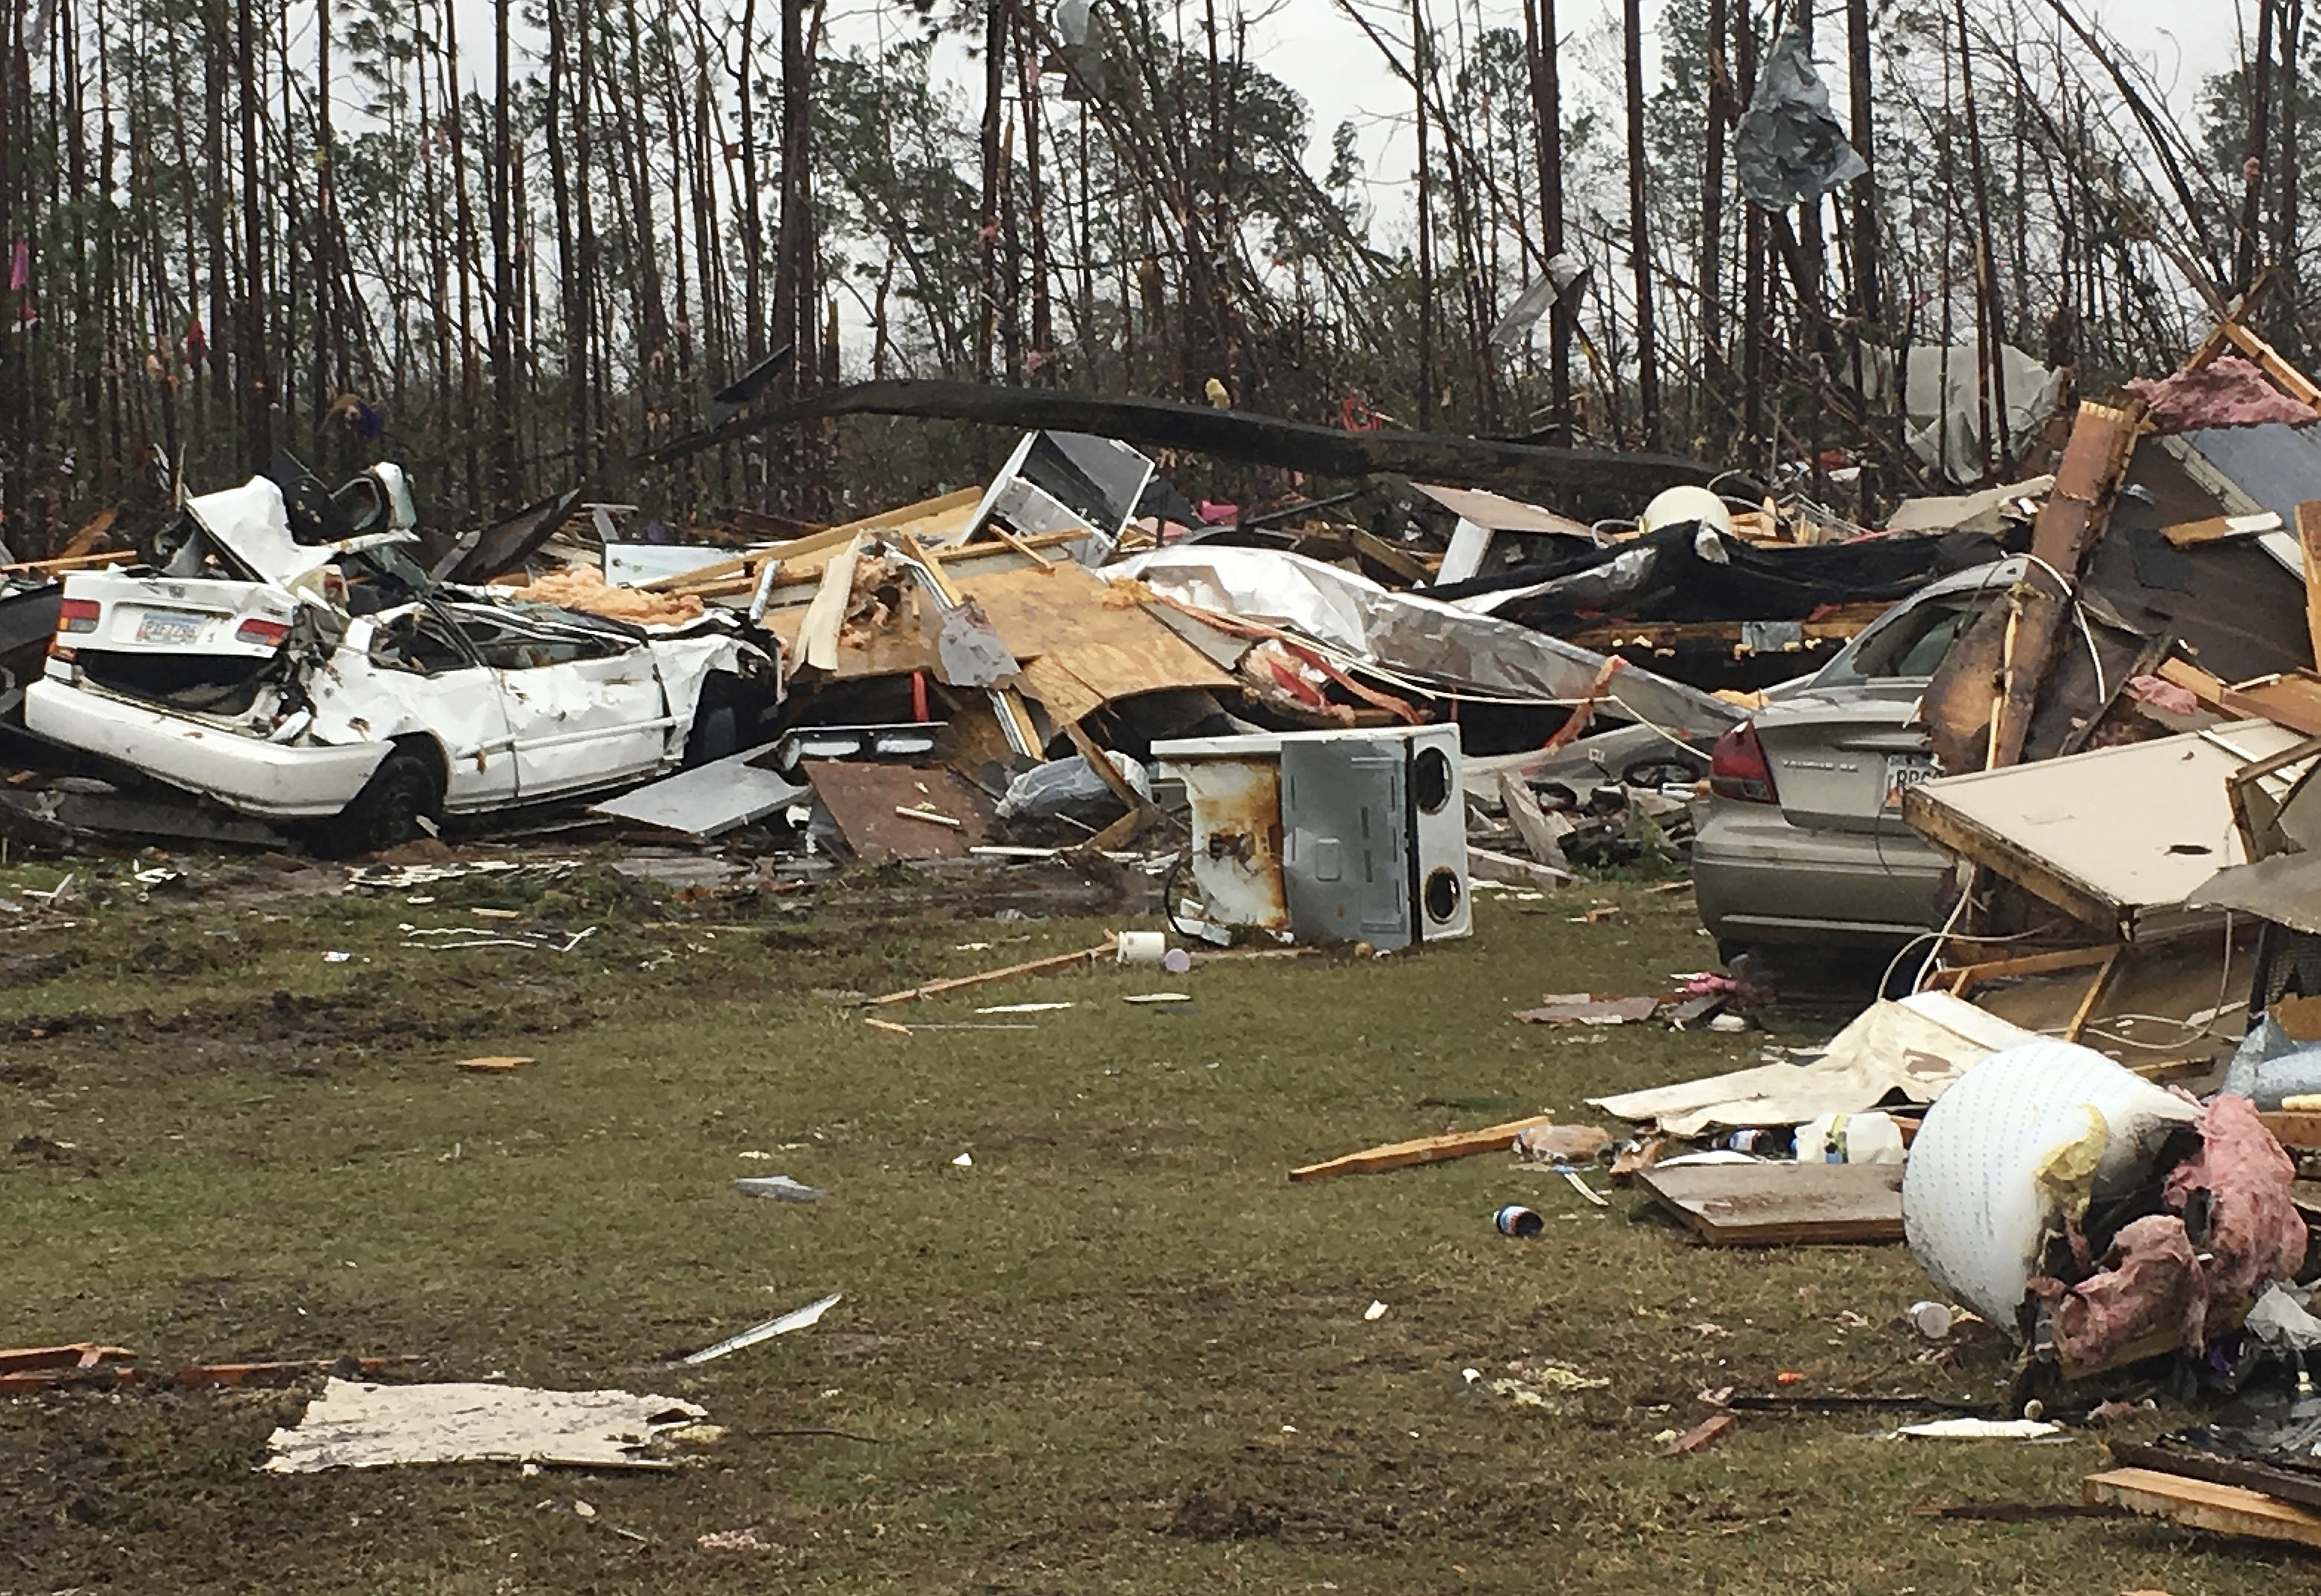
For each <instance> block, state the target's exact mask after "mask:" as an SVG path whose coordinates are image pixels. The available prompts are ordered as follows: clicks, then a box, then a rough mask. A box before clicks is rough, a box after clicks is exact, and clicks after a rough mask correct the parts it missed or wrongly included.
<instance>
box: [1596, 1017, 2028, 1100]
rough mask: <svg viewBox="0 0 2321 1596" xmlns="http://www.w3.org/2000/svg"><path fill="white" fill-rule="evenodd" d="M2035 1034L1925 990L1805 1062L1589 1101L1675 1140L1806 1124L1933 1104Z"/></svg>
mask: <svg viewBox="0 0 2321 1596" xmlns="http://www.w3.org/2000/svg"><path fill="white" fill-rule="evenodd" d="M2037 1039H2038V1038H2037V1037H2036V1036H2035V1035H2034V1033H2033V1032H2030V1031H2027V1030H2024V1029H2021V1028H2019V1027H2017V1026H2014V1025H2010V1024H2008V1023H2007V1021H2006V1020H2001V1019H1998V1017H1997V1016H1995V1015H1991V1014H1987V1013H1985V1012H1984V1011H1981V1010H1980V1009H1978V1008H1976V1007H1975V1006H1974V1005H1973V1004H1972V1003H1970V1002H1965V1001H1964V1000H1962V999H1960V998H1954V997H1952V996H1951V995H1950V994H1949V993H1940V992H1922V993H1915V994H1913V995H1912V996H1909V997H1906V998H1901V999H1898V1000H1893V999H1880V1001H1879V1002H1875V1003H1873V1004H1871V1005H1870V1007H1869V1008H1868V1009H1865V1010H1864V1011H1862V1012H1861V1014H1860V1015H1859V1016H1857V1017H1856V1018H1855V1019H1854V1020H1853V1021H1852V1023H1851V1024H1849V1025H1848V1026H1847V1027H1846V1028H1845V1029H1843V1030H1842V1031H1840V1032H1838V1033H1837V1035H1836V1036H1834V1037H1833V1038H1831V1039H1830V1044H1829V1046H1828V1047H1826V1048H1825V1049H1824V1051H1823V1052H1822V1055H1821V1056H1820V1057H1818V1058H1816V1059H1813V1060H1811V1061H1809V1062H1807V1063H1804V1064H1769V1065H1762V1066H1758V1067H1756V1068H1754V1069H1744V1070H1735V1071H1734V1072H1733V1073H1731V1074H1730V1075H1711V1076H1709V1077H1707V1079H1705V1080H1698V1081H1685V1082H1680V1083H1679V1084H1676V1085H1672V1086H1656V1087H1652V1088H1651V1089H1649V1090H1646V1091H1643V1092H1624V1093H1617V1094H1616V1095H1614V1096H1610V1097H1597V1098H1590V1099H1589V1100H1588V1102H1589V1104H1590V1106H1591V1107H1595V1108H1599V1109H1602V1110H1603V1111H1605V1112H1606V1113H1607V1114H1614V1115H1616V1116H1618V1117H1619V1118H1621V1119H1623V1120H1652V1121H1654V1122H1655V1123H1657V1124H1658V1125H1659V1126H1660V1128H1661V1129H1662V1130H1664V1131H1666V1132H1668V1133H1670V1135H1674V1136H1698V1135H1699V1134H1700V1133H1701V1132H1702V1131H1704V1130H1708V1129H1716V1128H1725V1129H1745V1128H1747V1127H1751V1126H1758V1125H1802V1124H1804V1123H1805V1122H1806V1121H1807V1120H1812V1119H1814V1118H1816V1116H1818V1115H1822V1114H1858V1113H1864V1112H1867V1111H1869V1110H1870V1109H1874V1108H1876V1107H1877V1106H1878V1105H1879V1104H1880V1103H1882V1102H1916V1103H1924V1102H1934V1100H1935V1099H1936V1098H1937V1097H1939V1096H1940V1095H1941V1094H1942V1093H1943V1089H1944V1088H1945V1087H1947V1086H1948V1085H1949V1084H1951V1083H1952V1082H1953V1081H1955V1080H1957V1079H1958V1078H1959V1076H1961V1075H1963V1074H1965V1072H1966V1071H1967V1070H1969V1069H1971V1067H1973V1066H1975V1065H1978V1064H1980V1063H1981V1062H1982V1061H1983V1060H1984V1059H1986V1058H1988V1057H1989V1056H1991V1055H1992V1054H1994V1053H1997V1052H1999V1051H2001V1050H2002V1049H2005V1048H2007V1047H2017V1046H2019V1045H2021V1044H2022V1043H2025V1042H2028V1041H2035V1040H2037Z"/></svg>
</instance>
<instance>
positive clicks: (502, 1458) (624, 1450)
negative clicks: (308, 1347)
mask: <svg viewBox="0 0 2321 1596" xmlns="http://www.w3.org/2000/svg"><path fill="white" fill-rule="evenodd" d="M707 1416H708V1410H706V1409H704V1408H699V1407H696V1406H695V1405H694V1404H693V1403H691V1402H687V1401H678V1399H677V1398H675V1397H664V1396H638V1395H636V1394H634V1393H633V1392H625V1391H534V1390H532V1389H530V1388H528V1387H525V1386H521V1385H494V1384H488V1383H482V1382H462V1383H442V1384H434V1385H373V1384H369V1383H363V1382H358V1381H351V1380H340V1379H336V1378H333V1379H332V1380H331V1381H330V1383H328V1384H326V1385H325V1386H323V1394H322V1395H321V1396H319V1397H316V1398H315V1399H314V1401H311V1402H309V1403H307V1404H306V1412H305V1417H304V1418H302V1419H299V1420H298V1422H297V1423H296V1425H292V1426H289V1427H287V1428H281V1429H278V1430H276V1431H275V1432H274V1434H273V1436H272V1437H271V1438H269V1440H268V1442H267V1447H268V1450H269V1452H270V1453H271V1454H272V1455H270V1456H269V1457H268V1458H267V1460H266V1465H265V1467H266V1470H267V1472H268V1473H269V1474H318V1473H320V1472H322V1471H323V1470H324V1469H333V1468H384V1467H387V1465H392V1464H403V1463H547V1464H567V1465H573V1466H576V1467H583V1468H669V1467H673V1466H675V1465H673V1464H671V1463H670V1462H669V1461H668V1460H667V1459H665V1458H660V1457H656V1456H653V1455H651V1452H650V1448H651V1446H653V1444H654V1443H655V1442H656V1441H659V1440H660V1439H661V1438H662V1437H665V1436H666V1435H667V1433H668V1432H669V1430H671V1429H679V1428H684V1427H685V1426H686V1425H688V1424H692V1423H694V1422H696V1421H697V1420H699V1419H705V1418H706V1417H707Z"/></svg>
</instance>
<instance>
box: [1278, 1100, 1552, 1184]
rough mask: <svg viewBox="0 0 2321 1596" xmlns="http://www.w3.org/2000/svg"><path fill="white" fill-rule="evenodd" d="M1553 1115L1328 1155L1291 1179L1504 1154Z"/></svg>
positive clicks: (1295, 1171)
mask: <svg viewBox="0 0 2321 1596" xmlns="http://www.w3.org/2000/svg"><path fill="white" fill-rule="evenodd" d="M1554 1123H1555V1116H1554V1115H1553V1114H1534V1115H1533V1116H1532V1117H1531V1118H1530V1119H1528V1120H1508V1121H1507V1122H1506V1124H1504V1125H1487V1126H1485V1127H1484V1128H1483V1129H1480V1130H1454V1131H1452V1132H1450V1133H1449V1134H1447V1135H1443V1136H1422V1137H1420V1138H1418V1139H1417V1140H1415V1141H1394V1142H1388V1143H1387V1144H1386V1145H1385V1146H1383V1147H1365V1148H1364V1149H1363V1150H1362V1151H1361V1152H1359V1153H1348V1154H1346V1155H1345V1156H1343V1157H1340V1158H1331V1159H1327V1160H1325V1161H1324V1162H1323V1163H1320V1164H1306V1165H1299V1166H1298V1167H1297V1168H1296V1169H1293V1170H1291V1171H1290V1172H1289V1178H1290V1179H1291V1180H1293V1181H1311V1180H1320V1179H1321V1178H1322V1177H1323V1176H1324V1175H1332V1174H1373V1173H1375V1172H1376V1171H1379V1170H1381V1169H1406V1168H1408V1167H1409V1166H1410V1165H1414V1164H1440V1163H1442V1162H1443V1160H1444V1159H1446V1158H1471V1157H1473V1156H1475V1155H1476V1154H1478V1153H1504V1152H1507V1151H1509V1150H1511V1149H1512V1148H1513V1147H1515V1137H1516V1136H1517V1135H1518V1134H1520V1133H1521V1132H1523V1131H1525V1130H1529V1129H1531V1128H1532V1127H1533V1126H1534V1125H1552V1124H1554Z"/></svg>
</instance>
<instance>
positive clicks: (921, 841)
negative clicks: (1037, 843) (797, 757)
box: [798, 759, 986, 863]
mask: <svg viewBox="0 0 2321 1596" xmlns="http://www.w3.org/2000/svg"><path fill="white" fill-rule="evenodd" d="M798 771H799V773H800V774H801V775H804V776H805V777H806V779H807V780H808V781H810V782H812V783H813V784H814V790H815V796H817V797H819V798H820V799H821V800H822V805H823V807H824V809H827V810H828V811H830V818H831V819H832V820H833V821H835V822H836V823H837V826H838V831H839V835H840V836H842V837H843V838H845V839H846V846H847V847H849V848H852V849H853V850H854V857H856V858H858V859H864V860H869V861H871V862H874V863H875V862H878V861H880V860H885V859H963V858H965V857H967V850H968V849H969V848H973V847H974V846H976V845H977V844H978V843H980V842H981V841H982V840H983V835H984V833H983V827H984V821H985V811H986V806H985V803H984V800H983V795H982V794H981V793H978V792H977V791H976V790H975V789H974V788H973V787H970V786H969V785H968V784H967V783H965V782H963V781H961V780H960V778H959V777H958V776H956V775H953V774H951V772H950V771H948V770H942V769H926V770H921V769H917V768H915V767H914V766H908V765H871V764H857V763H854V762H852V761H851V760H844V759H807V760H805V761H803V762H801V763H800V765H799V766H798ZM897 809H925V810H932V811H933V812H936V813H937V814H943V815H948V816H950V817H951V819H952V820H955V821H959V822H960V824H959V825H957V826H955V827H953V826H946V825H942V824H941V823H940V822H938V821H921V820H913V819H911V818H910V817H909V816H908V815H902V814H897V813H896V811H897Z"/></svg>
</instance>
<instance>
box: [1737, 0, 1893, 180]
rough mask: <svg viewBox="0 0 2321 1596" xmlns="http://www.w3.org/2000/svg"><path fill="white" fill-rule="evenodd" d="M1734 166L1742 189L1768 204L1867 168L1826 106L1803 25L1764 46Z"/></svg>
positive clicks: (1824, 88) (1825, 93) (1793, 26)
mask: <svg viewBox="0 0 2321 1596" xmlns="http://www.w3.org/2000/svg"><path fill="white" fill-rule="evenodd" d="M1733 166H1734V172H1735V173H1736V174H1737V175H1738V176H1739V177H1740V179H1741V192H1742V193H1743V194H1744V195H1748V196H1749V199H1750V201H1751V202H1752V204H1757V205H1761V206H1762V207H1763V208H1764V209H1766V210H1768V211H1781V210H1787V209H1789V208H1790V207H1791V206H1794V205H1803V204H1811V203H1812V202H1814V201H1815V200H1817V199H1819V198H1821V196H1822V195H1825V194H1827V193H1829V192H1830V191H1831V190H1832V189H1834V188H1842V187H1843V186H1845V185H1846V184H1848V183H1851V182H1852V181H1853V180H1854V179H1855V178H1856V177H1861V174H1862V173H1864V172H1866V171H1868V170H1869V169H1870V163H1869V162H1867V161H1865V160H1863V159H1861V152H1860V151H1859V150H1855V149H1854V148H1853V146H1852V145H1851V144H1849V143H1847V142H1846V139H1845V130H1844V128H1843V127H1841V126H1839V125H1838V121H1837V118H1836V117H1835V116H1834V115H1833V114H1831V113H1830V108H1829V89H1828V87H1827V86H1826V85H1825V84H1824V83H1823V82H1822V80H1821V75H1820V74H1819V73H1817V72H1816V71H1815V70H1814V64H1813V39H1812V36H1811V35H1810V34H1808V33H1807V32H1806V30H1805V29H1804V28H1803V27H1801V26H1798V25H1797V24H1795V23H1792V24H1791V25H1790V26H1789V28H1787V29H1785V30H1784V31H1783V32H1782V34H1781V36H1780V37H1779V39H1776V40H1775V41H1773V47H1772V48H1771V49H1770V50H1767V51H1766V52H1765V64H1764V67H1763V68H1762V69H1761V73H1760V75H1759V77H1758V78H1757V92H1756V93H1755V94H1754V95H1752V96H1750V100H1749V109H1748V110H1747V111H1745V112H1743V113H1742V116H1741V123H1740V125H1739V126H1738V127H1737V128H1735V129H1734V132H1733Z"/></svg>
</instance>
